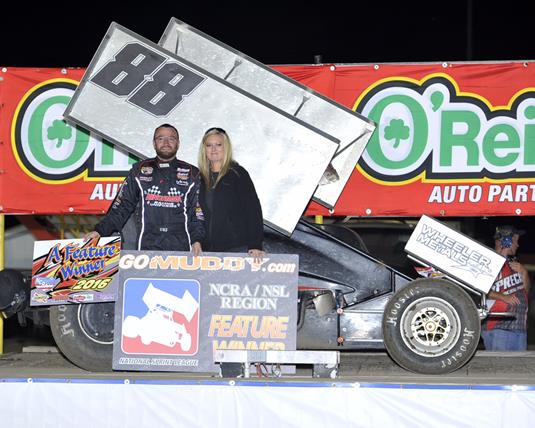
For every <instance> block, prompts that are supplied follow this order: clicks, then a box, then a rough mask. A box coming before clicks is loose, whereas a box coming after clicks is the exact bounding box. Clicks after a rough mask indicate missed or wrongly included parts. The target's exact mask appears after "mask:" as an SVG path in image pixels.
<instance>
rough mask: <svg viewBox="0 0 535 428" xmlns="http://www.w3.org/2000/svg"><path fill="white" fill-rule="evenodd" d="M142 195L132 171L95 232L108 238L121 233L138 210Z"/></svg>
mask: <svg viewBox="0 0 535 428" xmlns="http://www.w3.org/2000/svg"><path fill="white" fill-rule="evenodd" d="M140 193H141V189H140V187H139V184H138V183H137V180H136V177H135V173H134V170H133V169H132V170H130V172H129V173H128V176H127V177H126V179H125V180H124V182H123V184H122V186H121V189H120V190H119V193H118V194H117V196H116V197H115V199H114V200H113V202H112V204H111V206H110V208H109V209H108V212H107V213H106V216H105V217H104V218H103V219H102V220H101V221H100V222H99V223H98V224H97V225H96V226H95V232H97V233H98V234H99V235H100V236H108V235H111V234H112V233H113V232H119V231H120V230H121V229H122V228H123V226H124V224H125V223H126V221H127V220H128V218H129V217H130V215H131V214H132V213H133V212H134V210H135V209H136V205H137V203H138V201H139V196H140Z"/></svg>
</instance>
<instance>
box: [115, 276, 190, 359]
mask: <svg viewBox="0 0 535 428" xmlns="http://www.w3.org/2000/svg"><path fill="white" fill-rule="evenodd" d="M199 312H200V284H199V282H198V281H197V280H194V279H161V278H160V279H157V278H153V279H150V278H129V279H127V280H126V281H125V283H124V295H123V321H122V327H121V330H122V331H121V333H122V334H121V349H122V351H123V352H124V353H126V354H144V355H184V356H185V355H195V354H196V353H197V351H198V349H199Z"/></svg>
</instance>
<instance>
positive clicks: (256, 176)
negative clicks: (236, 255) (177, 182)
mask: <svg viewBox="0 0 535 428" xmlns="http://www.w3.org/2000/svg"><path fill="white" fill-rule="evenodd" d="M65 118H66V119H67V120H68V121H71V122H75V123H77V124H79V125H82V126H83V127H84V128H86V129H89V130H92V131H94V132H96V133H98V134H99V135H101V136H102V137H104V138H105V139H107V140H109V141H111V142H113V143H115V144H117V145H119V146H121V147H124V148H125V149H127V150H128V151H129V152H131V153H133V154H135V155H137V156H139V157H141V158H146V157H153V156H154V149H153V147H152V137H153V132H154V129H155V128H156V127H157V126H159V125H160V124H162V123H171V124H173V125H175V126H176V127H177V128H178V130H179V133H180V139H181V144H180V149H179V152H178V157H180V158H181V159H183V160H185V161H187V162H190V163H192V164H196V163H197V154H198V149H199V145H200V142H201V139H202V137H203V135H204V132H205V131H206V129H208V128H210V127H214V126H217V127H221V126H224V127H225V128H226V130H227V132H228V133H229V135H230V138H231V139H232V141H233V145H234V154H235V157H236V160H237V161H238V162H239V163H240V164H242V165H243V166H244V167H245V168H246V169H247V170H248V171H249V173H250V175H251V177H252V179H253V182H254V183H255V187H256V190H257V193H258V196H259V199H260V202H261V204H262V211H263V215H264V220H265V221H266V222H267V223H268V224H270V225H272V226H273V227H275V228H276V229H278V230H280V231H281V232H283V233H285V234H291V232H292V231H293V229H294V228H295V225H296V224H297V222H298V220H299V218H300V216H301V214H302V213H303V211H304V210H305V208H306V206H307V204H308V203H309V201H310V199H311V197H312V195H313V193H314V191H315V189H316V187H317V185H318V183H319V182H320V180H321V177H322V175H323V172H324V171H325V170H326V168H327V167H328V165H329V162H330V160H331V158H332V157H333V155H334V153H335V152H336V150H337V149H338V146H339V140H338V139H336V138H334V137H332V136H330V135H329V134H327V133H325V132H323V131H321V130H319V129H316V128H314V127H313V126H311V125H309V124H307V123H306V122H304V121H302V120H301V119H298V118H296V117H294V116H292V115H290V114H289V113H287V112H285V111H283V110H280V109H279V108H277V107H274V106H272V105H270V104H268V103H266V102H264V101H263V100H261V99H260V98H258V97H255V96H253V95H251V94H249V93H247V92H245V91H243V90H241V89H239V88H237V87H235V86H233V85H231V84H229V83H227V82H225V81H224V80H223V79H221V78H219V77H217V76H215V75H213V74H211V73H210V72H209V71H207V70H204V69H202V68H200V67H198V66H196V65H195V64H192V63H190V62H188V61H187V60H184V59H183V58H180V57H179V56H177V55H174V54H172V53H170V52H168V51H166V50H164V49H163V48H161V47H159V46H158V45H156V44H154V43H152V42H150V41H148V40H145V39H143V38H141V37H140V36H138V35H136V34H134V33H132V32H131V31H129V30H127V29H125V28H123V27H121V26H119V25H117V24H115V23H114V24H112V25H111V27H110V29H109V31H108V33H107V34H106V36H105V37H104V40H103V42H102V43H101V46H100V47H99V49H98V51H97V53H96V54H95V56H94V58H93V60H92V62H91V64H90V65H89V67H88V69H87V71H86V73H85V75H84V77H83V79H82V82H81V84H80V86H79V87H78V89H77V90H76V91H75V94H74V96H73V98H72V100H71V102H70V103H69V105H68V107H67V109H66V111H65Z"/></svg>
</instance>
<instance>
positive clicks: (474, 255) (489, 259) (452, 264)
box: [405, 215, 505, 293]
mask: <svg viewBox="0 0 535 428" xmlns="http://www.w3.org/2000/svg"><path fill="white" fill-rule="evenodd" d="M405 251H406V252H407V253H409V254H410V255H411V256H412V257H413V258H415V259H417V260H420V261H422V262H424V263H425V264H427V265H429V266H432V267H434V268H436V269H438V270H439V271H441V272H443V273H445V274H447V275H449V276H450V277H451V278H453V279H456V280H458V281H460V282H462V283H464V284H466V285H469V286H471V287H473V288H476V289H477V290H480V291H483V292H484V293H488V292H489V290H490V288H491V287H492V284H493V283H494V280H495V279H496V277H497V276H498V274H499V273H500V270H501V268H502V266H503V264H504V263H505V257H503V256H501V255H500V254H498V253H496V252H495V251H493V250H491V249H490V248H488V247H486V246H484V245H481V244H480V243H478V242H476V241H474V240H473V239H471V238H468V237H467V236H465V235H463V234H462V233H459V232H457V231H455V230H453V229H451V228H449V227H447V226H445V225H444V224H442V223H440V222H439V221H436V220H434V219H432V218H431V217H428V216H425V215H424V216H422V217H421V219H420V221H419V222H418V224H417V225H416V227H415V229H414V231H413V232H412V235H411V237H410V239H409V241H408V242H407V245H406V246H405Z"/></svg>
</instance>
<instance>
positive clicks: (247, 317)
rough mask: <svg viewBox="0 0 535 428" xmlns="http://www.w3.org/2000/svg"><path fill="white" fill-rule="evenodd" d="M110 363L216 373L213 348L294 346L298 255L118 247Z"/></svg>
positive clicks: (121, 366)
mask: <svg viewBox="0 0 535 428" xmlns="http://www.w3.org/2000/svg"><path fill="white" fill-rule="evenodd" d="M119 266H120V271H119V294H118V300H117V301H116V303H115V337H114V343H113V368H114V369H115V370H139V371H191V372H214V373H215V372H218V366H217V365H215V364H214V362H213V354H214V351H216V350H218V349H250V350H270V349H275V350H295V349H296V340H297V333H296V330H297V279H298V273H299V266H298V256H297V255H288V254H269V255H267V256H266V257H264V258H263V259H262V260H261V261H260V262H257V261H255V259H254V258H252V257H249V256H248V255H247V254H241V253H204V255H202V256H200V257H192V256H191V253H187V252H172V253H167V252H166V253H162V252H157V251H143V252H142V251H123V252H122V253H121V260H120V262H119Z"/></svg>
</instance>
